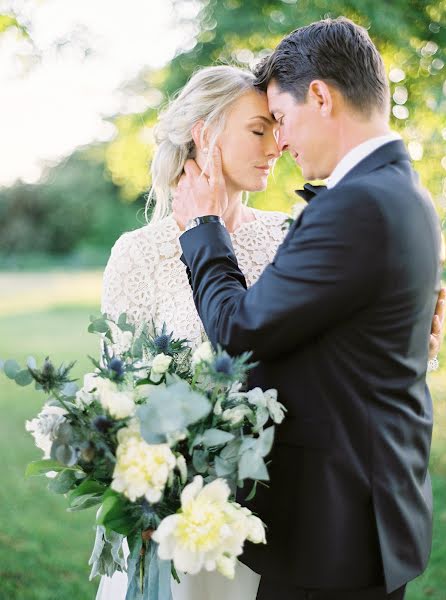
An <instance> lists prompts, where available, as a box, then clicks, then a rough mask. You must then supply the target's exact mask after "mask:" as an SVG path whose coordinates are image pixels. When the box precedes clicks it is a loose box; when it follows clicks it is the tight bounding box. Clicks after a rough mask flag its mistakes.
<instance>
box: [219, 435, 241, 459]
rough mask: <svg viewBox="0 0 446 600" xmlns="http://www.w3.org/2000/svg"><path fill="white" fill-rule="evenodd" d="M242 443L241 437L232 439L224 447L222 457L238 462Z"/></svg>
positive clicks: (221, 452)
mask: <svg viewBox="0 0 446 600" xmlns="http://www.w3.org/2000/svg"><path fill="white" fill-rule="evenodd" d="M241 444H242V442H241V441H240V439H234V440H232V441H231V442H229V444H226V446H225V447H224V448H222V450H221V451H220V454H219V456H220V458H223V459H224V460H228V461H232V462H234V461H235V462H237V460H238V457H239V452H240V447H241Z"/></svg>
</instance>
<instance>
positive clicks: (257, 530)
mask: <svg viewBox="0 0 446 600" xmlns="http://www.w3.org/2000/svg"><path fill="white" fill-rule="evenodd" d="M248 522H249V533H248V540H249V541H250V542H253V544H266V536H265V526H264V525H263V523H262V521H261V520H260V519H259V517H256V516H255V515H252V514H251V515H249V516H248Z"/></svg>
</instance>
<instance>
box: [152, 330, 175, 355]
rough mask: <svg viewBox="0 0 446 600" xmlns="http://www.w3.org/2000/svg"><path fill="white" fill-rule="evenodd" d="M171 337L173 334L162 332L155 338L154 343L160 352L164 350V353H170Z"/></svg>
mask: <svg viewBox="0 0 446 600" xmlns="http://www.w3.org/2000/svg"><path fill="white" fill-rule="evenodd" d="M171 337H172V336H171V335H167V334H165V333H162V334H161V335H158V336H157V337H156V338H155V339H154V340H153V344H154V345H155V347H156V349H157V351H158V352H162V353H163V354H167V353H168V350H169V344H170V340H171Z"/></svg>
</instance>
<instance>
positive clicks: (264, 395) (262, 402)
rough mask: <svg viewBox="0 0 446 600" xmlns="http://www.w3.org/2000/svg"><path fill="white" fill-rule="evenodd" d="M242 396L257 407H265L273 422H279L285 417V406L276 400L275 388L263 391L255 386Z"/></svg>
mask: <svg viewBox="0 0 446 600" xmlns="http://www.w3.org/2000/svg"><path fill="white" fill-rule="evenodd" d="M244 396H245V397H246V399H247V400H248V402H249V403H250V404H253V405H254V406H257V407H259V408H267V409H268V412H269V415H270V417H271V418H272V420H273V421H274V422H275V423H277V424H279V423H281V422H282V421H283V419H284V418H285V412H286V408H285V406H284V405H283V404H281V403H280V402H278V401H277V390H275V389H270V390H266V392H264V391H263V390H262V389H261V388H259V387H256V388H253V389H252V390H249V392H246V393H245V394H244Z"/></svg>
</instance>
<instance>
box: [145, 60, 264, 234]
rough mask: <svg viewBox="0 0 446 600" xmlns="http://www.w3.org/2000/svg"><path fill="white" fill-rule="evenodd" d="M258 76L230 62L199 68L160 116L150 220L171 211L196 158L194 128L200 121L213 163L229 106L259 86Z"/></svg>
mask: <svg viewBox="0 0 446 600" xmlns="http://www.w3.org/2000/svg"><path fill="white" fill-rule="evenodd" d="M254 82H255V77H254V75H253V74H252V73H250V72H249V71H245V70H242V69H239V68H238V67H233V66H230V65H221V66H215V67H206V68H204V69H200V70H199V71H197V72H196V73H195V74H194V75H193V76H192V77H191V78H190V80H189V81H188V83H187V84H186V85H185V86H184V88H183V89H182V90H181V92H180V93H179V94H178V96H177V97H176V98H174V99H173V100H172V101H171V102H170V103H169V105H168V106H167V108H166V110H165V111H164V112H163V113H162V114H161V115H160V117H159V121H158V124H157V125H156V127H155V141H156V143H157V145H158V147H157V149H156V151H155V155H154V157H153V161H152V167H151V170H152V188H151V190H150V193H149V196H148V200H147V203H146V210H145V214H146V220H149V219H148V217H147V214H148V209H149V207H150V205H151V204H152V203H154V209H153V213H152V215H151V218H150V221H151V222H155V221H159V220H160V219H163V218H164V217H166V216H168V215H169V214H170V212H171V194H172V190H173V189H174V188H175V186H176V185H177V183H178V180H179V178H180V176H181V174H182V173H183V168H184V164H185V162H186V160H187V159H188V158H195V155H196V148H195V143H194V141H193V139H192V133H191V130H192V128H193V126H194V125H195V124H196V123H197V122H198V121H200V120H203V121H204V126H203V128H202V130H201V143H203V141H204V136H205V135H207V144H206V145H207V147H208V155H207V156H208V159H207V163H206V166H205V168H206V167H207V166H210V164H209V163H210V161H211V160H212V151H213V148H214V146H215V143H216V140H217V138H218V136H219V135H220V133H221V132H222V131H223V129H224V125H225V117H226V114H227V111H228V108H229V107H230V106H231V105H232V104H233V103H234V102H235V101H236V100H237V99H238V98H239V97H240V96H242V95H243V94H244V93H246V92H248V91H249V90H252V89H255V87H254Z"/></svg>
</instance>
